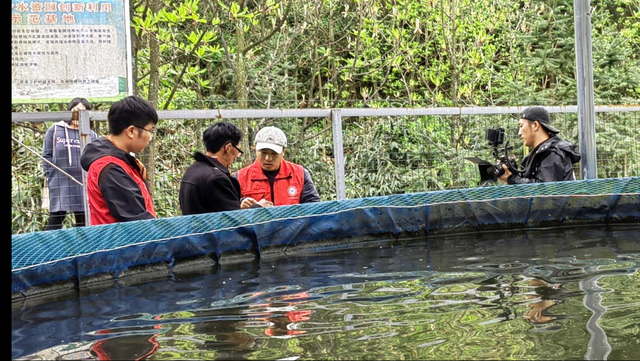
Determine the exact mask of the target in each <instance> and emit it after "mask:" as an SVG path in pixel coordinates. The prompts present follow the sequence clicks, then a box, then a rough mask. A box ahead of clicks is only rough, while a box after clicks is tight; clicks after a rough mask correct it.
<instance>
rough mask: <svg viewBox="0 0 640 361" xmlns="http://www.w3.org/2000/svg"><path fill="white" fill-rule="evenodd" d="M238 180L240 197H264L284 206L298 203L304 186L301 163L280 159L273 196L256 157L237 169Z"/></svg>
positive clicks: (257, 198) (274, 203) (256, 198)
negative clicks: (248, 164)
mask: <svg viewBox="0 0 640 361" xmlns="http://www.w3.org/2000/svg"><path fill="white" fill-rule="evenodd" d="M238 182H240V190H241V191H242V197H251V198H253V199H255V200H256V201H259V200H261V199H263V198H264V199H266V200H268V201H271V200H273V205H275V206H284V205H289V204H299V203H300V196H301V195H302V187H303V186H304V168H302V166H301V165H298V164H295V163H291V162H287V161H286V160H284V159H283V160H282V163H280V171H279V172H278V175H276V178H275V180H274V181H273V193H275V194H274V197H271V187H270V186H269V179H268V178H267V176H266V175H264V172H262V168H261V167H260V163H259V162H258V160H257V159H256V161H255V162H253V164H252V165H250V166H247V167H244V168H242V169H240V170H239V171H238Z"/></svg>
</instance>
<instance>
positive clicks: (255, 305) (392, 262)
mask: <svg viewBox="0 0 640 361" xmlns="http://www.w3.org/2000/svg"><path fill="white" fill-rule="evenodd" d="M370 245H371V247H367V248H358V249H343V250H334V251H331V252H324V253H313V254H312V253H307V254H296V255H287V256H282V257H274V258H269V259H262V260H261V261H259V262H257V261H256V262H247V263H244V264H234V265H224V264H223V265H222V266H219V267H214V268H210V269H206V270H202V269H201V270H199V271H198V272H191V273H189V274H174V275H172V276H171V277H170V278H167V279H164V280H161V281H155V282H149V283H145V284H138V285H124V284H118V285H116V286H113V287H111V288H108V289H106V290H100V291H98V290H96V291H95V292H90V293H87V292H84V293H82V294H77V295H75V296H74V297H71V298H69V297H66V298H65V299H62V300H58V301H50V302H47V303H40V304H37V303H30V302H25V303H24V304H22V305H18V306H17V307H16V306H15V305H14V307H13V311H12V336H11V339H12V358H13V359H54V358H57V359H129V360H133V359H149V360H152V359H157V360H168V359H208V360H220V359H280V360H311V359H326V360H329V359H331V360H352V359H373V360H386V359H388V360H399V359H406V360H411V359H413V360H428V359H435V360H443V359H475V360H489V359H491V360H493V359H520V360H524V359H527V360H532V359H547V360H557V359H610V360H613V359H616V360H632V359H639V358H640V273H639V272H638V266H639V265H640V225H631V226H624V227H616V228H612V227H605V226H602V227H597V228H596V227H590V228H573V229H548V230H537V231H526V232H521V231H517V232H511V233H486V234H473V235H456V236H448V237H445V236H439V237H429V238H414V239H402V240H399V241H394V242H388V241H385V240H380V242H371V243H370Z"/></svg>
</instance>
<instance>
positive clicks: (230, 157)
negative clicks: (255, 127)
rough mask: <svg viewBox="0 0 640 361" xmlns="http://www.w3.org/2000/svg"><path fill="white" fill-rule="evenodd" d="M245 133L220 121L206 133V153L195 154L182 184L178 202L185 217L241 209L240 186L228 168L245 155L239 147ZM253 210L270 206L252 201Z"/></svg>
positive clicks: (204, 134) (265, 202)
mask: <svg viewBox="0 0 640 361" xmlns="http://www.w3.org/2000/svg"><path fill="white" fill-rule="evenodd" d="M241 139H242V131H241V130H240V129H239V128H238V127H236V126H235V125H233V124H231V123H226V122H218V123H215V124H213V125H212V126H210V127H209V128H208V129H207V130H205V131H204V133H203V136H202V140H203V141H204V145H205V148H206V149H207V154H203V153H200V152H196V153H195V154H194V158H195V162H194V163H193V164H191V165H190V166H189V168H187V171H186V172H185V173H184V176H183V177H182V181H181V182H180V193H179V195H178V200H179V202H180V209H181V210H182V214H183V215H187V214H199V213H209V212H220V211H233V210H237V209H240V194H241V193H240V184H239V183H238V180H237V179H235V178H234V177H232V176H231V175H230V174H229V166H231V164H233V162H234V161H235V160H236V159H237V158H238V157H239V156H241V155H242V151H241V150H240V149H239V148H238V144H240V140H241ZM248 202H251V205H252V207H253V208H255V207H261V206H262V207H268V206H270V205H271V204H270V203H271V202H267V201H265V200H263V201H262V203H259V202H257V201H256V200H255V199H249V200H248Z"/></svg>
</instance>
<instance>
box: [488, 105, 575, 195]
mask: <svg viewBox="0 0 640 361" xmlns="http://www.w3.org/2000/svg"><path fill="white" fill-rule="evenodd" d="M519 126H520V130H518V135H519V136H520V138H521V139H522V141H523V142H524V145H526V146H528V147H532V148H533V150H532V151H531V153H529V154H528V155H527V156H526V157H525V158H524V159H523V160H522V166H523V167H524V171H523V172H522V173H515V174H513V173H511V171H510V170H509V168H508V167H507V166H506V165H504V164H503V165H502V168H503V169H504V170H505V173H504V174H503V175H502V176H500V178H499V179H500V180H501V181H502V182H504V183H508V184H523V183H539V182H557V181H567V180H575V179H576V176H575V173H574V171H573V164H574V163H577V162H579V161H580V153H579V152H578V147H577V146H576V145H574V144H573V143H571V142H568V141H566V140H562V139H560V137H558V136H557V134H558V133H560V131H559V130H558V129H556V128H555V127H553V126H552V125H551V121H550V120H549V113H548V112H547V110H546V109H545V108H543V107H539V106H533V107H529V108H526V109H525V110H524V111H523V112H522V113H521V114H520V123H519Z"/></svg>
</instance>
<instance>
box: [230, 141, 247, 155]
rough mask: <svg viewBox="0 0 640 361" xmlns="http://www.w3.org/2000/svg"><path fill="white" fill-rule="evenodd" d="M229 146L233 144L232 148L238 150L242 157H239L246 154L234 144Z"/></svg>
mask: <svg viewBox="0 0 640 361" xmlns="http://www.w3.org/2000/svg"><path fill="white" fill-rule="evenodd" d="M229 144H231V146H232V147H234V148H236V150H237V151H238V153H240V155H238V156H239V157H242V155H243V154H244V152H243V151H242V150H241V149H240V148H238V147H236V146H235V145H233V143H229Z"/></svg>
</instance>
